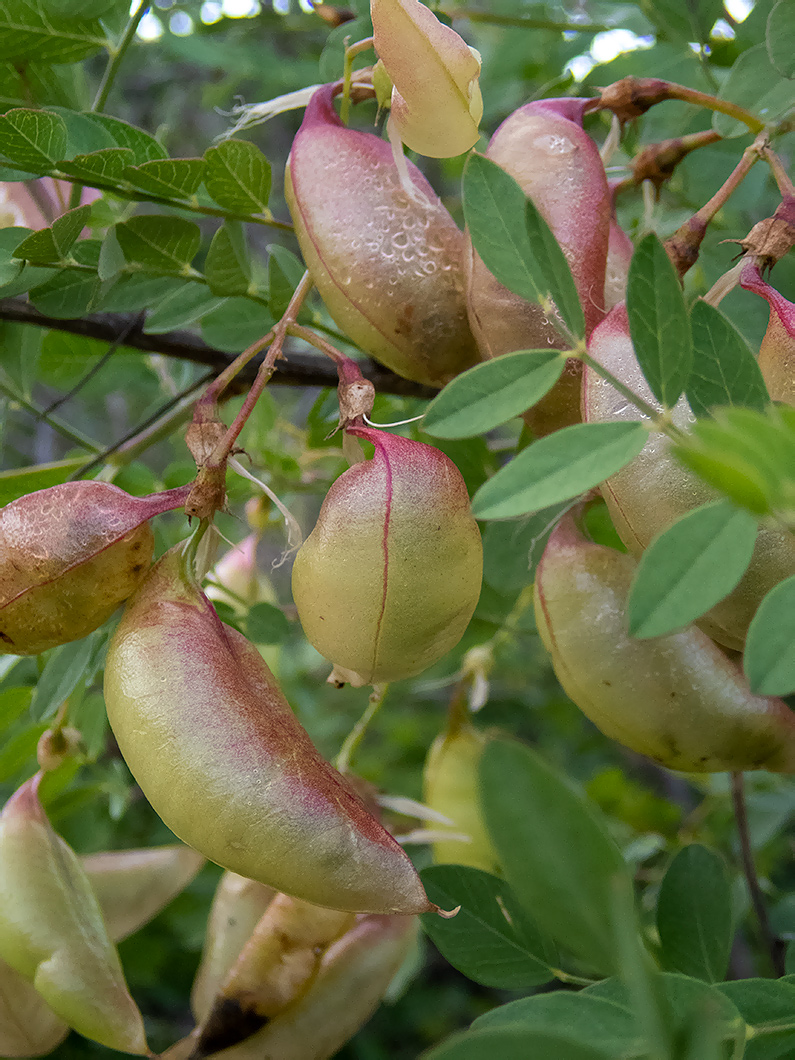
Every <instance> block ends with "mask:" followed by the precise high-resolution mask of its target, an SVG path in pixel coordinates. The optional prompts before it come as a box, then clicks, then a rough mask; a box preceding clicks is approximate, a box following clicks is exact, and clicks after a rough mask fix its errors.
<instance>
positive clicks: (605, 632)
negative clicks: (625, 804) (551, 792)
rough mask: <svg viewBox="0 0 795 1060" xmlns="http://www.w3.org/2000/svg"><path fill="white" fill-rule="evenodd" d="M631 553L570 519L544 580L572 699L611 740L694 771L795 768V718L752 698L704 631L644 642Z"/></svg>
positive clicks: (543, 620) (553, 546)
mask: <svg viewBox="0 0 795 1060" xmlns="http://www.w3.org/2000/svg"><path fill="white" fill-rule="evenodd" d="M635 566H636V564H635V561H634V559H633V558H632V557H631V556H629V555H627V554H626V553H623V552H617V551H616V550H614V549H610V548H605V547H604V546H603V545H597V544H594V543H592V542H590V541H588V540H586V539H585V538H584V537H583V536H582V534H581V533H580V532H579V530H578V529H577V527H576V525H575V523H574V519H573V518H572V517H571V516H570V515H569V516H567V517H566V518H565V519H564V520H563V521H562V522H561V523H560V524H559V525H558V527H557V528H556V529H555V530H554V531H553V533H552V536H551V537H550V539H549V542H548V543H547V547H546V549H545V551H544V555H543V557H542V559H541V563H540V564H539V567H538V570H537V573H536V582H535V613H536V623H537V625H538V631H539V634H540V636H541V639H542V641H543V643H544V647H545V648H546V649H547V651H548V652H549V654H550V656H551V659H552V665H553V667H554V669H555V673H556V675H557V677H558V680H559V681H560V683H561V685H562V686H563V688H564V690H565V692H566V694H567V695H568V696H569V697H570V698H571V700H572V702H574V703H575V704H576V705H577V706H578V707H579V708H580V710H581V711H582V712H583V714H585V715H586V716H587V717H588V718H590V719H591V721H592V722H593V723H594V724H595V725H596V726H597V727H598V728H599V729H601V731H602V732H603V733H604V734H605V735H606V736H609V737H611V739H614V740H617V741H618V742H619V743H622V744H624V746H625V747H629V748H631V750H633V751H637V752H639V753H640V754H644V755H647V756H648V757H649V758H652V759H653V760H654V761H655V762H659V763H660V764H661V765H664V766H668V768H669V769H678V770H684V771H686V772H717V771H721V770H745V769H769V770H772V771H773V772H791V771H792V770H793V769H795V715H793V713H792V711H791V710H790V709H789V707H788V706H787V705H786V703H784V702H783V701H782V700H780V699H774V698H772V697H768V696H755V695H752V694H751V692H750V690H749V688H748V684H747V682H746V680H745V677H744V676H743V674H742V671H741V670H740V668H739V667H738V666H736V665H735V663H734V662H732V661H731V660H729V659H728V658H727V656H726V655H725V654H724V653H723V652H722V651H721V650H720V648H718V647H717V646H716V645H715V644H714V643H713V642H712V640H711V639H710V638H709V637H708V636H707V635H706V634H705V633H702V632H701V630H699V629H697V628H696V627H695V626H689V627H687V628H686V629H684V630H682V631H681V632H680V633H673V634H669V635H668V636H664V637H655V638H652V639H648V640H637V639H635V638H634V637H630V636H629V634H628V632H627V617H626V602H627V596H628V593H629V586H630V582H631V580H632V576H633V574H634V571H635Z"/></svg>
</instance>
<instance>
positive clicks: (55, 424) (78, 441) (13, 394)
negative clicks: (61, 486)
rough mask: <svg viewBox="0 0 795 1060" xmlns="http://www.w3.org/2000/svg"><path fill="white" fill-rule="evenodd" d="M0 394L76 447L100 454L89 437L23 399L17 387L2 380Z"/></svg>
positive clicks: (95, 444) (98, 447) (98, 448)
mask: <svg viewBox="0 0 795 1060" xmlns="http://www.w3.org/2000/svg"><path fill="white" fill-rule="evenodd" d="M0 393H2V394H5V396H6V397H7V398H9V399H10V400H11V401H13V402H14V403H15V404H17V405H20V406H21V407H22V408H23V409H25V411H26V412H29V413H30V414H31V415H32V416H35V418H36V419H37V420H41V421H42V423H46V424H47V426H48V427H50V428H51V429H52V430H53V431H55V432H56V433H57V434H60V435H61V436H62V437H64V438H66V439H68V440H69V441H70V442H73V443H74V444H75V445H79V446H80V448H81V449H88V451H89V452H91V453H99V452H100V446H98V445H97V443H96V442H93V441H92V440H91V439H90V438H89V437H87V435H85V434H82V433H81V432H80V431H78V430H75V429H74V428H73V427H70V426H69V424H67V423H63V422H62V421H61V420H59V419H57V418H56V417H55V416H51V415H49V413H48V412H47V411H46V410H44V409H40V408H38V407H37V406H36V405H34V404H33V402H31V401H28V400H27V398H25V397H23V396H22V394H20V393H19V391H18V390H16V388H15V387H12V386H9V385H8V384H7V383H4V382H2V380H0Z"/></svg>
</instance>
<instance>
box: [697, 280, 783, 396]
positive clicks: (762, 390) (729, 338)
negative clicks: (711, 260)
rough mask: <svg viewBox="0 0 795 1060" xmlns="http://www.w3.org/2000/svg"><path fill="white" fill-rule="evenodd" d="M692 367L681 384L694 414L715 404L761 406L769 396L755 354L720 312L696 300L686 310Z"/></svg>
mask: <svg viewBox="0 0 795 1060" xmlns="http://www.w3.org/2000/svg"><path fill="white" fill-rule="evenodd" d="M690 326H691V329H692V334H693V368H692V371H691V373H690V379H689V380H688V383H687V386H686V388H685V393H686V394H687V400H688V401H689V402H690V407H691V409H692V410H693V412H694V413H695V414H696V416H704V415H707V414H708V413H709V411H710V410H711V409H712V408H714V407H715V406H716V405H745V406H746V408H755V409H760V410H761V409H764V408H765V406H766V405H768V404H769V403H770V396H769V394H768V392H767V387H766V386H765V381H764V379H763V378H762V373H761V371H760V370H759V365H758V363H757V360H756V358H755V357H754V355H753V354H752V353H751V351H750V349H749V348H748V344H747V343H746V341H745V339H744V338H743V337H742V335H741V334H740V333H739V331H737V329H736V328H735V327H734V325H733V324H732V323H731V322H730V321H728V320H727V319H726V317H725V316H724V315H723V313H721V312H720V310H719V309H716V308H715V307H714V306H711V305H710V304H709V303H708V302H704V301H702V300H700V299H699V300H698V301H697V302H696V303H695V304H694V305H693V308H692V310H691V313H690Z"/></svg>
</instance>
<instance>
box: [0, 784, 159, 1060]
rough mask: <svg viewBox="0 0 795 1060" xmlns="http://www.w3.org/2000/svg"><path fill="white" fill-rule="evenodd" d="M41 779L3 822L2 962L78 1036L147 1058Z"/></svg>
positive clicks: (112, 954) (88, 892)
mask: <svg viewBox="0 0 795 1060" xmlns="http://www.w3.org/2000/svg"><path fill="white" fill-rule="evenodd" d="M39 779H40V775H37V776H36V777H34V778H33V779H32V780H30V781H28V782H27V783H26V784H24V785H23V786H22V787H21V788H20V789H19V790H18V791H17V792H16V793H15V794H14V795H13V796H12V798H11V799H9V801H8V802H7V803H6V805H5V807H4V809H3V812H2V814H0V957H2V958H3V960H5V961H6V962H7V963H8V964H9V965H10V966H11V967H12V968H13V969H14V970H15V971H17V972H18V973H19V974H20V975H22V976H23V978H25V979H27V980H28V982H30V983H32V984H33V985H34V986H35V988H36V990H37V991H38V992H39V994H40V995H41V997H42V998H44V1000H45V1001H46V1002H47V1004H48V1005H49V1006H50V1007H51V1008H52V1010H53V1012H54V1013H55V1014H56V1015H57V1016H59V1017H60V1018H61V1019H63V1020H64V1022H65V1023H67V1024H68V1025H69V1026H71V1027H73V1028H74V1029H75V1030H76V1031H78V1032H79V1033H80V1034H83V1035H84V1036H85V1037H87V1038H91V1039H93V1040H94V1041H96V1042H99V1043H100V1044H101V1045H105V1046H107V1047H108V1048H110V1049H118V1050H119V1051H121V1052H126V1053H135V1054H137V1055H142V1054H145V1053H147V1052H148V1049H147V1045H146V1039H145V1036H144V1027H143V1020H142V1018H141V1013H140V1011H139V1010H138V1007H137V1005H136V1004H135V1002H134V1001H133V1000H132V998H131V997H130V994H129V991H128V990H127V985H126V983H125V981H124V974H123V972H122V969H121V965H120V963H119V958H118V954H117V953H116V950H115V947H114V946H113V944H112V942H111V941H110V939H109V938H108V934H107V930H106V928H105V924H104V921H103V919H102V913H101V911H100V908H99V904H98V903H97V900H96V898H95V896H94V893H93V891H92V889H91V884H90V882H89V880H88V878H87V876H86V874H85V872H84V870H83V868H82V866H81V864H80V861H79V859H78V858H77V856H76V855H75V854H74V852H73V851H72V850H71V848H70V847H69V846H67V844H66V843H65V842H64V841H63V840H62V839H61V838H60V837H59V836H58V835H57V834H56V833H55V832H54V831H53V829H52V827H51V825H50V823H49V821H48V819H47V816H46V814H45V813H44V810H43V808H42V806H41V803H40V802H39V797H38V790H37V789H38V783H39Z"/></svg>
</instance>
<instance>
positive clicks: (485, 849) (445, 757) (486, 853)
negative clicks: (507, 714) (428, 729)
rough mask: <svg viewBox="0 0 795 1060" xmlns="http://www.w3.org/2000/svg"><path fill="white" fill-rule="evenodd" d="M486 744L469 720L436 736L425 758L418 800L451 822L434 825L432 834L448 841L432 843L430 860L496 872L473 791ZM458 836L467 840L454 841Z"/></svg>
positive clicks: (478, 803)
mask: <svg viewBox="0 0 795 1060" xmlns="http://www.w3.org/2000/svg"><path fill="white" fill-rule="evenodd" d="M487 743H488V737H486V736H484V735H483V733H481V732H480V731H479V730H478V729H476V728H475V726H474V725H471V724H470V723H469V722H459V723H458V724H455V725H454V726H452V727H450V728H449V729H448V730H447V731H446V732H443V733H440V734H439V736H437V737H436V739H435V740H434V742H433V744H432V745H431V749H430V751H429V752H428V757H427V758H426V760H425V772H424V774H423V795H422V800H423V802H424V803H425V805H426V806H430V808H431V809H432V810H437V811H438V812H439V813H442V814H444V816H445V817H447V818H449V819H450V821H451V822H452V824H451V825H450V826H444V825H434V831H435V832H437V833H440V834H443V833H444V832H446V831H447V832H450V838H449V839H437V840H436V842H435V843H434V844H433V857H434V861H436V862H438V863H439V864H442V865H444V864H453V865H471V866H472V867H473V868H476V869H483V871H484V872H491V873H499V861H498V859H497V852H496V851H495V849H494V847H493V845H492V843H491V840H490V839H489V835H488V832H487V831H486V825H485V822H484V820H483V815H482V813H481V812H480V793H479V791H478V763H479V762H480V759H481V756H482V754H483V750H484V748H485V746H486V744H487ZM462 835H463V836H466V837H467V838H466V839H461V838H459V837H460V836H462Z"/></svg>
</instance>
